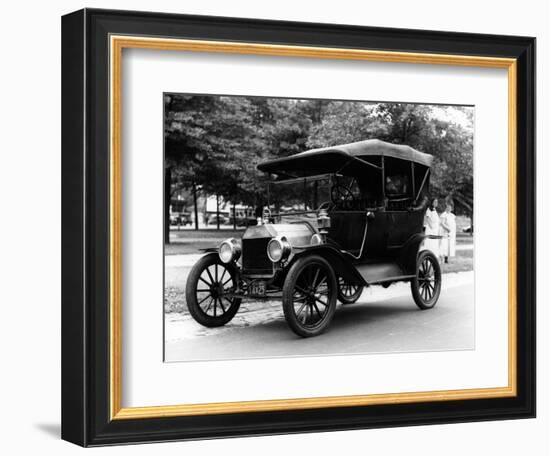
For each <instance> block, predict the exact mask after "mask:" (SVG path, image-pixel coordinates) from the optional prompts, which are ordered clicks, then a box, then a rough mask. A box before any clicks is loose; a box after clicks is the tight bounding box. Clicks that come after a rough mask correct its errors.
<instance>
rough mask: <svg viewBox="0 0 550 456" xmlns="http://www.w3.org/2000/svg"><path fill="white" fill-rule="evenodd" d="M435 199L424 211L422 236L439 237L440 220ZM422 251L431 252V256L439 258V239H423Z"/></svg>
mask: <svg viewBox="0 0 550 456" xmlns="http://www.w3.org/2000/svg"><path fill="white" fill-rule="evenodd" d="M437 205H438V201H437V198H434V199H433V200H432V202H431V204H430V206H429V207H428V209H427V210H426V215H425V216H424V234H426V235H428V236H429V235H433V236H439V231H440V220H439V214H438V213H437ZM423 248H424V249H427V250H431V251H432V252H433V254H434V255H435V256H436V257H437V258H439V256H440V252H439V239H429V238H427V239H425V240H424V245H423Z"/></svg>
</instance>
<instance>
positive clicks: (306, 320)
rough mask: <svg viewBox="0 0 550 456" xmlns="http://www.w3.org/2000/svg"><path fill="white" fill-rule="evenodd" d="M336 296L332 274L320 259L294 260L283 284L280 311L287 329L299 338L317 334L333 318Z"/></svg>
mask: <svg viewBox="0 0 550 456" xmlns="http://www.w3.org/2000/svg"><path fill="white" fill-rule="evenodd" d="M337 295H338V284H337V282H336V276H335V274H334V271H333V270H332V267H331V266H330V264H329V263H328V262H327V261H326V260H325V259H324V258H322V257H320V256H309V257H302V258H299V259H298V260H296V262H295V263H294V264H293V265H292V266H291V268H290V270H289V271H288V274H287V276H286V279H285V283H284V286H283V311H284V314H285V319H286V321H287V323H288V325H289V326H290V329H292V331H294V332H295V333H296V334H298V335H299V336H302V337H311V336H317V335H319V334H321V333H322V332H323V331H324V330H325V329H326V328H327V327H328V325H329V324H330V322H331V320H332V317H334V311H335V309H336V298H337Z"/></svg>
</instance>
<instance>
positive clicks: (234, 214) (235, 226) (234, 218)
mask: <svg viewBox="0 0 550 456" xmlns="http://www.w3.org/2000/svg"><path fill="white" fill-rule="evenodd" d="M236 229H237V216H236V213H235V203H233V230H236Z"/></svg>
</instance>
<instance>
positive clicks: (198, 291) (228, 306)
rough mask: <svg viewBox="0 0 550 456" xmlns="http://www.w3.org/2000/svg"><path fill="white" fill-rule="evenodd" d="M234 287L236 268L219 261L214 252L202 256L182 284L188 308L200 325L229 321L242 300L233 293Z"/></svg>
mask: <svg viewBox="0 0 550 456" xmlns="http://www.w3.org/2000/svg"><path fill="white" fill-rule="evenodd" d="M236 288H237V271H236V269H235V268H234V267H233V266H232V265H230V264H225V263H222V262H221V260H220V259H219V257H218V255H217V254H210V255H205V256H203V257H202V258H201V259H200V260H199V261H197V263H195V265H194V266H193V268H192V269H191V272H190V273H189V277H188V279H187V285H186V287H185V298H186V300H187V307H188V309H189V313H190V314H191V315H192V317H193V318H194V319H195V320H196V321H197V322H199V323H200V324H201V325H203V326H207V327H210V328H212V327H216V326H223V325H225V324H226V323H228V322H229V321H230V320H231V319H232V318H233V317H234V316H235V314H236V313H237V310H239V306H240V305H241V299H240V298H235V297H233V296H232V293H233V292H234V291H235V289H236Z"/></svg>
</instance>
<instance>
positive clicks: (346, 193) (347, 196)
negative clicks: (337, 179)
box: [330, 184, 355, 209]
mask: <svg viewBox="0 0 550 456" xmlns="http://www.w3.org/2000/svg"><path fill="white" fill-rule="evenodd" d="M330 199H331V200H332V202H333V203H334V204H335V205H336V206H340V207H342V208H344V209H348V208H350V207H353V203H354V202H355V196H353V193H351V191H350V189H349V188H347V187H345V186H344V185H340V184H336V185H333V186H332V188H331V189H330Z"/></svg>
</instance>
